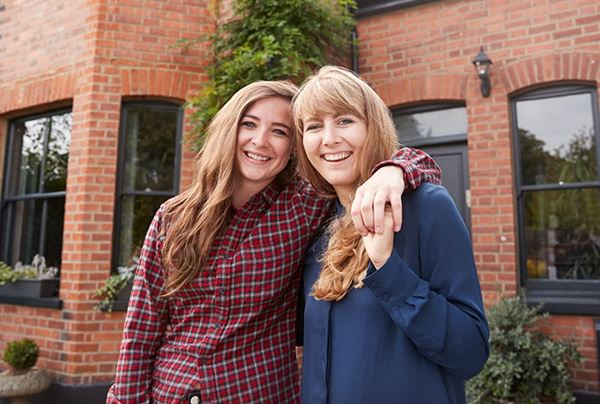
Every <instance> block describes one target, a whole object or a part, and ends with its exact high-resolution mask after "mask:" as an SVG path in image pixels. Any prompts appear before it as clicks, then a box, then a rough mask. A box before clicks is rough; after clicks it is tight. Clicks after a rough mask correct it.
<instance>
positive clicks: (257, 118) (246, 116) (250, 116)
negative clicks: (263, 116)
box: [242, 114, 291, 130]
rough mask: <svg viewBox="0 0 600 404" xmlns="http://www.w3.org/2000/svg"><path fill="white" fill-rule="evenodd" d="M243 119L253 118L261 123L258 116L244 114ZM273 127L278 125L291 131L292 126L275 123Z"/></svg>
mask: <svg viewBox="0 0 600 404" xmlns="http://www.w3.org/2000/svg"><path fill="white" fill-rule="evenodd" d="M242 118H251V119H254V120H256V121H259V122H260V118H259V117H257V116H256V115H252V114H244V115H242ZM273 125H277V126H283V127H284V128H286V129H287V130H291V128H290V126H289V125H286V124H285V123H283V122H273Z"/></svg>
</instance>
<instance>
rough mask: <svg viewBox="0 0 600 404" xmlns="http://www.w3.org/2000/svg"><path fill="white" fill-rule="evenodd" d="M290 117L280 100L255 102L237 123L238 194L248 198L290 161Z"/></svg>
mask: <svg viewBox="0 0 600 404" xmlns="http://www.w3.org/2000/svg"><path fill="white" fill-rule="evenodd" d="M291 136H292V115H291V111H290V103H289V101H287V100H286V99H284V98H281V97H266V98H263V99H260V100H258V101H256V102H254V103H253V104H252V105H250V106H249V107H248V109H247V110H246V111H245V112H244V114H243V115H242V118H241V119H240V122H239V123H238V130H237V143H236V171H237V175H238V183H237V186H238V190H240V192H244V193H249V194H250V195H252V194H255V193H257V192H260V191H261V190H263V189H264V188H265V187H267V186H268V185H269V184H270V183H271V182H272V181H273V180H274V179H275V177H276V176H277V174H279V173H280V172H281V171H282V170H283V169H284V168H285V166H286V165H287V163H288V161H289V159H290V142H291Z"/></svg>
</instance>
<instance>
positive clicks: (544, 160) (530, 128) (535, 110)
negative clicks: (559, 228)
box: [516, 94, 597, 185]
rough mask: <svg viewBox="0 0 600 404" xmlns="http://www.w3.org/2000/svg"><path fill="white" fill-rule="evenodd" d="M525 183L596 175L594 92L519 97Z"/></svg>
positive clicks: (518, 115)
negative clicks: (535, 98) (557, 95)
mask: <svg viewBox="0 0 600 404" xmlns="http://www.w3.org/2000/svg"><path fill="white" fill-rule="evenodd" d="M516 107H517V124H518V130H519V141H520V143H521V144H520V147H521V150H520V152H521V174H522V184H523V185H533V184H554V183H569V182H571V183H573V182H582V181H590V180H596V179H597V171H596V170H597V162H596V154H595V147H596V145H595V141H596V140H595V136H596V134H595V133H594V124H593V119H592V114H593V110H592V99H591V94H577V95H568V96H562V97H552V98H544V99H540V100H525V101H518V102H517V103H516Z"/></svg>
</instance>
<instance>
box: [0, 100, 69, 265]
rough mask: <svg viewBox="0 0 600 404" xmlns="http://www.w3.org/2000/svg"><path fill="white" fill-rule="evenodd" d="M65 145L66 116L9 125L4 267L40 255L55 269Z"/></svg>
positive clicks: (66, 155)
mask: <svg viewBox="0 0 600 404" xmlns="http://www.w3.org/2000/svg"><path fill="white" fill-rule="evenodd" d="M70 143H71V112H70V111H57V112H52V113H47V114H43V115H37V116H32V117H27V118H20V119H15V120H13V121H11V122H10V125H9V135H8V146H7V153H6V156H7V158H6V166H5V171H4V172H5V176H4V188H3V190H4V191H3V195H4V199H3V201H2V202H3V203H2V216H1V219H0V222H1V223H2V226H1V228H2V232H1V233H0V239H1V243H0V251H1V253H0V254H1V255H0V256H1V258H0V259H1V260H2V261H5V262H6V263H8V264H9V265H14V264H16V262H17V261H21V262H23V263H30V262H31V260H32V259H33V257H34V255H36V254H40V255H43V256H44V257H45V258H46V263H47V265H49V266H56V267H59V268H60V263H61V251H62V239H63V220H64V213H65V190H66V185H67V163H68V161H69V145H70Z"/></svg>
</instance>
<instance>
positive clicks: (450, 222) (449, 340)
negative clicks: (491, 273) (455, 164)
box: [365, 184, 489, 379]
mask: <svg viewBox="0 0 600 404" xmlns="http://www.w3.org/2000/svg"><path fill="white" fill-rule="evenodd" d="M412 197H414V198H416V200H415V202H416V204H417V206H418V213H417V212H414V214H418V215H419V216H418V218H419V220H418V227H419V228H418V233H419V234H418V235H417V234H414V237H415V238H416V237H418V242H417V241H416V240H415V242H414V248H418V249H419V257H420V260H421V277H419V276H418V275H417V272H416V271H414V270H413V269H411V268H410V267H409V266H408V264H407V263H406V262H405V261H404V260H403V259H402V258H401V257H400V256H399V254H398V253H397V251H396V250H394V251H393V252H392V256H391V257H390V259H389V260H388V261H387V262H386V264H385V265H384V266H382V267H381V268H380V269H379V270H378V271H373V269H372V268H370V272H369V273H370V275H369V276H368V277H367V279H365V284H366V285H367V286H368V287H369V288H370V289H371V290H372V291H373V293H374V294H375V296H376V297H377V298H378V299H379V300H380V301H381V303H382V304H383V305H384V307H385V309H386V310H387V311H388V313H389V314H390V317H391V318H392V320H393V321H394V322H395V323H396V324H398V326H400V327H401V328H402V329H403V330H404V331H405V332H406V334H407V335H408V336H409V338H411V340H412V341H413V343H414V344H415V345H416V346H417V348H418V349H419V351H420V352H421V354H422V355H423V356H425V357H427V358H428V359H429V360H431V361H432V362H434V363H437V364H439V365H440V366H443V367H445V368H446V369H448V370H449V371H450V372H452V373H454V374H456V375H458V376H459V377H460V378H462V379H468V378H470V377H473V376H474V375H476V374H477V373H479V371H480V370H481V368H482V367H483V365H484V364H485V361H486V360H487V358H488V356H489V347H488V337H489V328H488V324H487V321H486V319H485V315H484V309H483V301H482V298H481V289H480V286H479V280H478V278H477V271H476V268H475V261H474V258H473V251H472V246H471V241H470V239H469V234H468V231H467V229H466V227H465V225H464V222H463V220H462V218H461V217H460V214H459V213H458V210H457V209H456V207H455V205H454V203H453V201H452V199H451V198H450V195H449V194H448V192H447V191H446V190H445V189H444V188H442V187H440V186H437V185H432V184H426V185H423V186H422V187H421V188H420V189H419V190H418V191H416V192H415V194H414V195H412Z"/></svg>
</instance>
